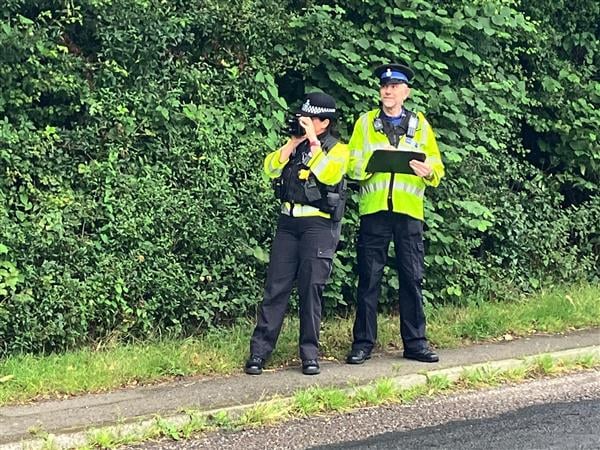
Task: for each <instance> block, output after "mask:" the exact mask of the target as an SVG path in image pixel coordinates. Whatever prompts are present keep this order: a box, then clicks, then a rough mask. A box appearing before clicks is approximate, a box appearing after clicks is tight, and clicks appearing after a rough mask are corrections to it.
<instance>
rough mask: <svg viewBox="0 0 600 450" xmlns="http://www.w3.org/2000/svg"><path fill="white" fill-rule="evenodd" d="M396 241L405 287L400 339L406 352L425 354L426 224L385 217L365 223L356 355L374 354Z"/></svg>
mask: <svg viewBox="0 0 600 450" xmlns="http://www.w3.org/2000/svg"><path fill="white" fill-rule="evenodd" d="M392 239H393V241H394V249H395V252H396V269H397V270H398V278H399V282H400V283H399V285H400V288H399V302H400V334H401V336H402V342H403V344H404V349H408V350H420V349H422V348H424V347H426V346H427V340H426V338H425V313H424V312H423V296H422V285H423V272H424V247H423V222H421V221H420V220H418V219H414V218H412V217H410V216H407V215H404V214H398V213H392V212H387V211H382V212H378V213H375V214H369V215H366V216H362V217H361V218H360V228H359V233H358V246H357V259H358V272H359V274H358V275H359V278H358V293H357V309H356V319H355V321H354V329H353V334H354V341H353V343H352V349H353V350H365V351H367V352H370V351H371V350H372V349H373V347H374V346H375V342H376V341H377V302H378V299H379V295H380V293H381V278H382V276H383V269H384V267H385V264H386V260H387V254H388V247H389V244H390V242H391V241H392Z"/></svg>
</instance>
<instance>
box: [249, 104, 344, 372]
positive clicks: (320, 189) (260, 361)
mask: <svg viewBox="0 0 600 450" xmlns="http://www.w3.org/2000/svg"><path fill="white" fill-rule="evenodd" d="M335 117H336V105H335V101H334V99H333V98H332V97H331V96H329V95H327V94H324V93H320V92H314V93H310V94H307V96H306V97H305V99H304V103H303V104H302V106H301V108H300V110H299V111H298V113H297V114H296V118H295V119H292V123H291V125H292V130H290V134H292V136H291V137H290V139H289V140H288V141H287V142H286V144H285V145H283V147H281V148H280V149H279V150H276V151H274V152H272V153H270V154H269V155H267V157H266V158H265V162H264V171H265V173H266V174H267V175H268V176H269V177H270V178H271V179H272V180H273V186H274V188H275V195H276V197H277V198H279V199H280V200H281V214H280V216H279V220H278V223H277V231H276V233H275V238H274V240H273V245H272V248H271V257H270V262H269V269H268V273H267V281H266V286H265V292H264V297H263V301H262V303H261V305H260V307H259V310H258V320H257V324H256V328H255V329H254V333H253V334H252V338H251V340H250V357H249V358H248V360H247V361H246V365H245V372H246V373H247V374H251V375H259V374H261V373H262V370H263V368H264V365H265V361H266V360H267V359H268V358H269V356H270V355H271V352H272V351H273V348H274V347H275V344H276V342H277V338H278V337H279V332H280V330H281V326H282V324H283V318H284V314H285V311H286V308H287V306H288V302H289V297H290V293H291V290H292V286H293V283H294V281H295V280H297V285H298V286H297V287H298V294H299V299H300V338H299V350H300V351H299V353H300V358H301V359H302V372H303V373H304V374H305V375H316V374H318V373H319V372H320V368H319V362H318V347H319V331H320V328H321V306H322V305H321V303H322V293H323V289H324V287H325V282H326V281H327V278H328V277H329V274H330V272H331V267H332V262H333V257H334V253H335V249H336V247H337V244H338V241H339V238H340V231H341V223H340V219H341V216H342V214H343V208H344V203H345V180H344V179H343V177H344V174H345V173H346V170H347V166H348V156H349V155H348V147H347V145H346V144H342V143H341V142H338V140H337V139H336V138H335V137H334V136H333V134H332V132H331V131H332V127H333V124H334V120H335ZM296 120H297V122H295V121H296ZM294 125H295V126H294ZM293 128H298V129H297V130H293Z"/></svg>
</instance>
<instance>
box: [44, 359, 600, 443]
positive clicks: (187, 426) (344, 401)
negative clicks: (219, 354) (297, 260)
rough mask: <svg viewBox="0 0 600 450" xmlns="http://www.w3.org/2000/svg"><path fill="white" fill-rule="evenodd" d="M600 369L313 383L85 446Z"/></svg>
mask: <svg viewBox="0 0 600 450" xmlns="http://www.w3.org/2000/svg"><path fill="white" fill-rule="evenodd" d="M598 369H600V358H599V357H598V356H596V355H593V354H590V355H583V356H578V357H575V358H553V357H551V356H550V355H543V356H539V357H536V358H531V359H528V360H526V361H524V362H523V363H522V364H521V365H520V366H517V367H512V368H508V369H499V368H494V367H493V366H492V365H485V366H478V367H476V368H473V369H465V370H464V371H463V372H462V373H460V374H458V375H457V376H453V377H450V376H446V375H443V374H435V373H434V374H431V375H428V374H426V375H425V381H424V382H423V383H421V384H417V385H413V386H411V387H403V386H402V381H401V378H398V379H393V378H383V379H380V380H377V381H374V382H372V383H370V384H369V385H366V386H358V387H351V388H348V389H343V388H330V387H311V388H308V389H303V390H299V391H297V392H296V394H295V395H294V396H293V397H291V398H289V399H274V400H269V401H265V402H259V403H257V404H255V405H254V406H252V407H250V408H248V409H245V410H244V411H243V412H242V413H241V414H237V415H235V414H229V413H227V412H226V411H219V412H217V413H214V414H212V415H202V414H201V413H200V412H197V411H188V412H187V414H186V417H185V418H184V419H183V420H181V418H180V419H179V420H178V421H176V422H171V421H170V420H167V419H164V418H161V417H156V418H155V419H154V420H153V421H152V423H150V424H149V425H148V426H146V427H143V428H140V429H138V430H137V431H131V429H129V430H126V429H125V428H119V427H118V426H117V427H111V428H107V429H102V430H96V431H92V432H90V433H88V435H87V442H86V444H85V445H83V446H80V447H78V448H80V449H95V448H116V447H120V446H123V445H130V444H135V443H141V442H144V441H148V440H156V439H171V440H176V441H179V440H181V439H187V438H192V437H196V438H197V437H199V436H200V435H201V434H202V433H206V432H211V431H219V430H227V431H238V430H242V429H248V428H254V427H262V426H265V425H273V424H278V423H282V422H285V421H287V420H291V419H298V418H306V417H314V416H319V415H327V414H335V413H340V412H349V411H353V410H357V409H360V408H365V407H373V406H380V405H384V404H409V403H411V402H414V401H415V400H417V399H419V398H423V397H434V396H437V395H440V394H448V393H456V392H460V391H465V390H476V389H486V388H489V387H496V386H499V385H502V384H506V383H519V382H524V381H527V380H533V379H540V378H545V377H552V376H559V375H563V374H567V373H574V372H579V371H583V370H598ZM44 440H45V446H44V447H45V448H48V449H52V448H60V445H59V444H58V443H57V442H55V441H54V436H52V435H48V436H45V438H44Z"/></svg>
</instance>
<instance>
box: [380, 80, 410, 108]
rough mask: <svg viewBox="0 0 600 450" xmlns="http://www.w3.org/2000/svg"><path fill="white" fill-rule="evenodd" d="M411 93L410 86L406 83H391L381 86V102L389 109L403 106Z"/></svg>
mask: <svg viewBox="0 0 600 450" xmlns="http://www.w3.org/2000/svg"><path fill="white" fill-rule="evenodd" d="M409 94H410V88H409V87H408V86H407V85H406V84H404V83H389V84H385V85H383V86H381V87H380V88H379V97H380V98H381V103H383V106H384V107H385V108H388V109H395V108H397V107H399V106H402V105H403V104H404V100H406V99H407V98H408V95H409Z"/></svg>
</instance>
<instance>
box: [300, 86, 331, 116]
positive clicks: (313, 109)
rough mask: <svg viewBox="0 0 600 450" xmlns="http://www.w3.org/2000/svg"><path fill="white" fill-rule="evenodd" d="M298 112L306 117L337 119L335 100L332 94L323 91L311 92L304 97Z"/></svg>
mask: <svg viewBox="0 0 600 450" xmlns="http://www.w3.org/2000/svg"><path fill="white" fill-rule="evenodd" d="M298 113H300V114H301V115H303V116H306V117H319V118H320V119H335V116H336V108H335V100H334V99H333V97H332V96H331V95H327V94H325V93H323V92H311V93H309V94H306V96H305V97H304V102H303V103H302V106H301V107H300V109H299V110H298Z"/></svg>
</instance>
